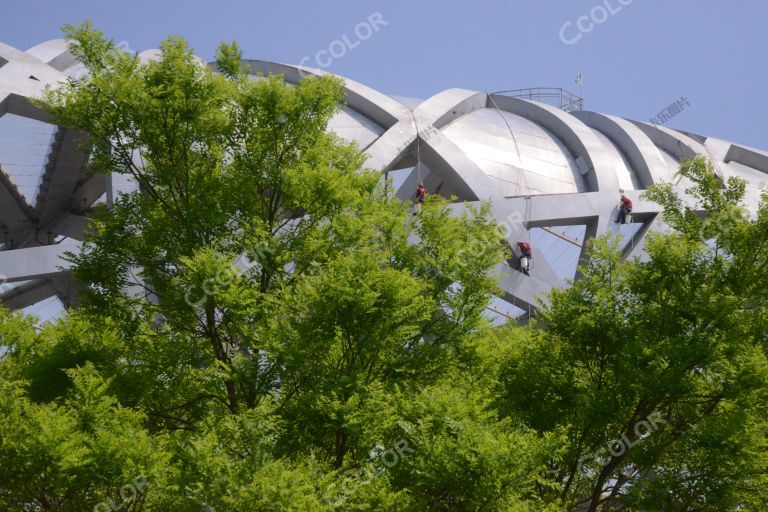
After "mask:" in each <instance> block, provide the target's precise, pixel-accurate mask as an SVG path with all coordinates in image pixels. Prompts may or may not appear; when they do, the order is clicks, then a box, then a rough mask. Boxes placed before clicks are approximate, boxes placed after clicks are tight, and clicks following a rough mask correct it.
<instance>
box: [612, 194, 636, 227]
mask: <svg viewBox="0 0 768 512" xmlns="http://www.w3.org/2000/svg"><path fill="white" fill-rule="evenodd" d="M630 213H632V200H631V199H630V198H628V197H627V196H625V195H624V194H621V202H620V203H619V216H618V218H617V219H616V223H618V224H626V223H627V218H628V217H629V214H630Z"/></svg>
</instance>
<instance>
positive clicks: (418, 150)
mask: <svg viewBox="0 0 768 512" xmlns="http://www.w3.org/2000/svg"><path fill="white" fill-rule="evenodd" d="M409 112H410V113H411V119H413V127H414V129H415V130H416V180H417V182H419V183H421V144H420V141H419V139H420V138H421V137H420V135H419V123H417V122H416V115H415V114H414V113H413V110H410V111H409Z"/></svg>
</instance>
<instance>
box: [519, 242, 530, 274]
mask: <svg viewBox="0 0 768 512" xmlns="http://www.w3.org/2000/svg"><path fill="white" fill-rule="evenodd" d="M517 246H518V247H519V248H520V253H521V254H520V272H522V273H523V274H525V275H530V274H529V273H528V272H529V271H530V269H531V260H532V259H533V252H532V251H531V244H529V243H528V242H517Z"/></svg>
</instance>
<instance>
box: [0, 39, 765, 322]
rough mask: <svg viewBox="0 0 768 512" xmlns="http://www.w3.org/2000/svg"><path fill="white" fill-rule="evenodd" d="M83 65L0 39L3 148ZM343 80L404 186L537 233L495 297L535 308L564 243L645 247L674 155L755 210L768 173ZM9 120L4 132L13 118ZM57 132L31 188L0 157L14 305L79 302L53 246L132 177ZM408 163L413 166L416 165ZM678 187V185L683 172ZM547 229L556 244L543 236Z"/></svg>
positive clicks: (516, 236) (648, 135)
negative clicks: (90, 171)
mask: <svg viewBox="0 0 768 512" xmlns="http://www.w3.org/2000/svg"><path fill="white" fill-rule="evenodd" d="M156 55H157V51H156V50H149V51H146V52H142V53H141V54H140V56H141V57H142V58H143V59H152V58H154V57H155V56H156ZM245 63H246V64H249V65H250V68H251V70H252V72H253V73H254V75H255V74H256V73H281V74H283V75H284V76H285V78H286V80H287V81H288V82H293V83H295V82H297V81H298V80H300V79H301V78H302V77H303V76H310V75H323V74H326V73H325V72H324V71H321V70H316V69H309V68H299V67H297V66H290V65H284V64H277V63H272V62H264V61H254V60H248V61H245ZM82 72H83V66H82V65H81V64H80V63H78V62H77V61H76V59H75V58H74V57H73V56H72V55H71V54H70V53H69V52H68V51H67V48H66V44H65V42H64V41H63V40H52V41H47V42H45V43H43V44H40V45H38V46H35V47H34V48H31V49H29V50H27V51H26V52H22V51H19V50H17V49H15V48H12V47H9V46H7V45H3V44H0V150H1V149H2V147H3V141H2V136H3V135H2V126H3V125H2V122H3V117H6V116H7V119H12V120H14V121H16V120H19V119H23V120H27V121H29V122H33V121H34V122H36V123H40V125H42V124H44V123H46V122H47V121H48V118H47V116H46V115H45V114H44V113H42V112H40V111H39V110H38V109H36V108H35V107H33V106H32V105H31V104H30V103H29V101H28V98H30V97H34V96H37V95H39V94H40V93H41V92H42V89H43V88H44V87H45V85H48V84H50V85H55V84H56V83H57V82H59V81H61V80H63V79H65V78H66V77H67V76H73V75H76V74H78V73H82ZM345 92H346V103H347V105H346V106H345V107H344V108H343V109H342V110H341V111H340V112H339V113H338V114H337V115H336V116H335V117H334V118H333V119H332V120H331V122H330V125H329V129H330V130H333V131H335V132H336V133H337V134H339V135H340V136H341V137H343V138H345V139H347V140H350V141H354V142H356V143H357V144H358V145H359V146H360V147H361V148H362V149H364V150H365V152H366V153H367V154H368V155H369V159H368V161H367V164H366V165H367V166H368V167H371V168H374V169H381V170H382V172H385V173H392V175H398V180H397V182H398V184H399V189H398V191H397V194H398V196H399V197H401V198H403V199H411V198H412V197H413V195H414V193H415V190H416V181H418V178H421V179H422V180H423V181H424V182H425V184H426V186H427V188H428V189H429V190H430V192H433V193H434V192H436V193H440V194H441V195H444V196H446V197H450V196H451V195H455V196H457V197H458V198H459V200H460V201H458V202H456V203H455V205H454V207H455V208H456V209H457V210H459V209H461V208H464V207H465V205H466V204H467V203H473V202H478V201H486V200H488V201H490V203H491V205H492V210H493V214H494V215H495V216H496V218H497V219H498V220H499V221H500V222H501V223H502V224H503V225H504V226H505V227H506V236H507V238H508V240H509V242H510V244H511V245H512V246H513V247H514V246H515V242H516V241H519V240H531V237H532V234H534V233H535V234H536V236H537V237H538V238H536V240H537V241H536V243H534V265H533V267H532V269H531V275H530V276H525V275H523V274H521V273H519V272H517V271H516V270H514V269H513V268H511V267H509V266H507V265H500V266H499V268H497V269H496V271H497V272H498V273H499V274H500V278H501V288H502V290H503V294H502V296H501V297H500V298H499V301H501V302H503V303H505V304H507V305H509V304H511V305H513V306H515V307H516V308H520V309H517V310H516V311H517V313H518V314H520V313H521V312H522V311H525V314H528V313H530V311H531V309H532V308H534V307H535V306H536V304H537V300H538V299H540V298H541V297H542V296H543V294H544V293H545V292H546V291H548V290H550V289H551V288H553V287H561V286H566V285H567V283H566V282H564V278H565V277H570V276H573V275H574V274H573V269H572V268H571V269H564V268H563V266H562V265H563V264H562V258H563V253H565V252H569V251H570V252H571V253H573V251H574V249H573V248H574V247H576V248H577V249H576V252H575V253H574V254H578V255H579V257H583V256H584V255H583V245H584V242H585V241H586V240H588V239H589V238H591V237H594V236H596V235H599V234H602V233H605V232H612V233H616V234H621V235H622V236H623V237H624V239H625V242H626V246H625V247H624V249H623V256H624V257H625V258H629V257H635V256H642V251H643V240H644V236H645V234H646V233H647V232H648V231H649V230H663V229H665V227H664V225H663V223H662V222H661V220H660V218H659V216H658V214H659V209H658V205H656V204H653V203H650V202H646V201H642V200H640V199H639V195H640V192H641V191H642V190H643V189H646V188H647V187H648V186H649V185H651V184H654V183H659V182H662V181H667V182H669V181H672V180H674V176H675V172H676V171H677V168H678V165H679V162H680V160H681V159H684V158H689V157H692V156H696V155H701V156H704V157H706V158H708V159H710V160H711V161H712V162H713V164H714V166H715V168H716V170H717V172H718V173H720V174H721V175H722V176H723V177H724V178H728V177H730V176H737V177H740V178H743V179H745V180H747V182H748V186H747V198H746V199H747V205H748V207H749V208H751V209H753V210H754V209H756V207H757V205H758V202H759V199H760V186H761V185H763V184H765V183H766V177H767V176H768V174H767V173H768V153H767V152H765V151H760V150H756V149H752V148H748V147H744V146H741V145H738V144H733V143H731V142H727V141H724V140H720V139H715V138H712V137H704V136H700V135H696V134H691V133H686V132H682V131H677V130H673V129H670V128H666V127H664V126H655V125H650V124H647V123H644V122H639V121H632V120H627V119H622V118H619V117H615V116H610V115H606V114H600V113H596V112H587V111H574V112H565V111H563V110H560V109H558V108H555V107H552V106H550V105H547V104H544V103H538V102H535V101H528V100H523V99H519V98H513V97H509V96H503V95H492V94H487V93H483V92H477V91H469V90H464V89H449V90H446V91H443V92H441V93H439V94H436V95H435V96H433V97H431V98H429V99H427V100H424V101H420V102H419V101H412V100H410V99H402V98H401V99H398V98H395V97H392V96H388V95H386V94H383V93H381V92H378V91H376V90H374V89H371V88H369V87H367V86H365V85H363V84H360V83H358V82H355V81H353V80H349V79H345ZM38 127H39V126H38ZM7 128H8V129H9V130H10V131H11V133H12V132H13V127H12V125H11V124H8V127H7ZM52 132H53V137H52V141H51V142H52V143H51V145H50V148H49V149H48V152H47V154H46V161H45V162H44V165H43V166H42V167H41V169H40V170H39V184H33V185H30V182H26V183H25V184H24V185H23V186H24V187H26V189H27V190H26V191H22V190H21V189H19V188H18V184H19V183H20V180H21V179H22V177H25V178H28V179H32V180H34V179H35V176H36V175H35V174H34V173H27V174H28V175H27V174H25V173H22V172H16V173H15V174H14V171H13V165H12V163H13V162H9V161H7V160H6V159H5V158H0V169H2V172H0V237H4V238H0V243H2V244H3V245H2V249H3V250H2V251H0V275H2V276H5V277H4V278H5V280H6V284H4V285H2V286H0V300H2V302H3V303H4V304H5V305H6V306H8V307H11V308H23V307H27V306H29V305H31V304H34V303H36V302H38V301H40V300H41V299H44V298H46V297H50V296H53V295H55V296H57V297H59V299H60V300H61V301H62V303H63V304H64V305H69V304H72V303H74V302H75V299H76V298H75V297H74V287H73V286H72V282H71V278H70V276H69V274H68V273H67V270H66V268H65V267H66V265H65V263H64V262H63V261H62V260H61V259H60V257H61V255H62V254H63V253H64V252H65V251H73V250H74V251H76V250H77V248H78V246H79V241H80V240H82V238H83V229H84V227H85V225H86V220H85V218H84V217H83V216H82V213H83V211H84V210H85V209H87V208H88V207H89V206H91V205H92V204H94V203H95V202H96V201H99V200H104V198H105V197H109V196H112V195H113V194H116V193H119V192H120V191H125V190H131V189H132V188H133V184H131V183H130V182H128V181H126V180H125V179H121V178H120V177H118V176H114V177H112V178H111V179H107V178H106V177H105V176H88V175H86V174H85V173H84V171H83V168H84V165H85V163H86V160H87V156H86V155H83V154H82V153H80V152H79V151H78V144H79V142H81V141H82V140H83V136H84V134H82V133H77V132H73V131H71V130H65V129H53V130H52ZM0 152H2V151H0ZM417 157H418V161H417ZM417 164H418V168H419V171H418V172H417V171H415V170H413V169H414V166H417ZM30 165H32V164H30ZM22 175H23V176H22ZM679 185H680V186H681V190H682V189H683V188H684V185H685V184H684V183H679ZM30 187H31V188H32V190H29V189H30ZM620 189H623V190H626V191H627V193H628V194H629V195H630V196H631V197H632V199H633V200H634V202H635V211H634V215H633V217H634V221H635V222H634V224H631V225H627V226H620V225H617V224H615V223H614V218H615V215H616V205H617V202H618V196H619V190H620ZM574 233H579V234H574ZM542 236H545V237H550V238H552V237H555V238H557V239H558V240H559V242H557V243H547V244H544V243H539V241H541V240H543V238H542ZM553 240H554V238H553ZM563 244H566V245H563ZM545 245H546V251H542V250H541V249H542V248H543V247H545ZM572 259H573V258H572ZM575 259H578V258H575ZM569 265H570V266H571V267H572V266H575V263H573V262H571V263H569ZM497 305H498V304H497ZM499 307H501V308H502V309H503V307H502V306H499Z"/></svg>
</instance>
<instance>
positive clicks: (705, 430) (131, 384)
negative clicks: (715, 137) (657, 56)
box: [0, 24, 768, 512]
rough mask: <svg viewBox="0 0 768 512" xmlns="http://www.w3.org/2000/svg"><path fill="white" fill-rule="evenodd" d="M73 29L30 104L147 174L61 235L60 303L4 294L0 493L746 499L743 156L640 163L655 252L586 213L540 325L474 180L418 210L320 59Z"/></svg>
mask: <svg viewBox="0 0 768 512" xmlns="http://www.w3.org/2000/svg"><path fill="white" fill-rule="evenodd" d="M66 32H67V36H68V37H69V39H70V43H71V46H72V50H73V52H74V53H75V55H76V56H77V57H78V58H79V59H80V60H81V61H82V62H84V63H85V65H86V67H87V68H88V71H89V75H87V76H85V77H83V78H81V79H78V80H72V81H70V82H69V83H67V84H65V85H64V86H62V87H60V88H58V89H55V90H49V91H48V92H47V94H46V96H45V98H44V100H43V101H41V103H40V104H41V105H42V106H44V107H45V108H47V109H49V110H50V112H51V113H52V114H53V116H54V118H55V121H56V122H57V123H59V124H62V125H66V126H68V127H71V128H75V129H79V130H83V131H86V132H88V133H89V135H90V139H89V144H90V148H89V149H90V150H91V153H92V155H93V157H92V159H91V163H90V169H89V170H90V171H91V172H103V173H114V174H123V175H126V176H128V177H130V178H131V179H132V180H134V181H135V183H136V184H137V185H138V190H137V191H134V192H130V193H126V194H123V195H121V196H119V197H118V198H116V200H115V201H114V202H113V203H112V204H110V205H109V207H103V208H101V209H99V210H97V211H96V212H94V214H93V216H92V219H91V230H90V233H89V235H88V239H87V241H86V243H85V244H84V247H83V250H82V252H81V253H79V254H78V255H72V256H71V260H72V263H73V265H74V272H75V275H76V276H77V278H78V279H79V281H80V284H81V286H82V293H81V296H82V304H81V306H80V307H79V309H78V310H77V311H71V312H70V314H69V316H67V317H65V318H63V319H60V320H57V321H54V322H50V323H47V324H44V325H42V326H38V325H37V324H36V323H35V320H34V319H32V318H28V317H24V316H23V315H20V314H11V313H8V312H4V311H0V345H1V346H3V347H4V348H5V351H4V353H3V355H2V358H0V408H1V409H2V415H1V416H0V423H1V424H0V505H2V508H3V509H4V510H24V511H30V510H64V511H68V510H72V511H75V510H78V511H79V510H107V509H121V510H133V511H140V510H143V511H167V510H173V511H190V512H193V511H194V512H198V511H200V510H206V511H209V512H210V511H224V510H233V511H253V510H258V511H281V510H311V511H316V510H317V511H323V510H348V511H358V510H371V511H373V510H404V511H421V510H435V511H440V510H445V511H449V510H450V511H453V510H456V511H481V510H485V511H490V510H498V511H520V512H523V511H525V512H528V511H531V512H533V511H545V512H550V511H552V512H553V511H556V510H572V511H576V510H578V511H582V510H592V511H595V510H670V511H673V510H674V511H692V510H704V511H710V510H711V511H716V510H717V511H720V510H734V511H736V510H739V511H750V510H754V511H758V510H764V509H765V507H766V503H767V500H768V497H767V496H766V493H767V491H766V489H768V477H767V475H766V471H768V443H767V442H766V432H768V414H766V412H767V411H766V405H765V404H766V403H768V402H767V401H766V398H768V396H766V395H767V394H768V360H767V359H766V350H768V343H766V341H767V340H766V335H765V333H766V318H768V317H767V316H766V300H765V292H764V290H765V289H768V286H766V285H768V283H767V282H766V280H767V279H768V273H767V272H766V268H768V242H766V240H768V201H765V200H764V201H763V202H762V203H761V205H760V208H759V210H758V212H757V213H756V215H754V216H753V217H750V216H749V215H748V214H747V213H746V211H745V210H744V208H743V206H742V205H741V204H740V202H739V201H740V199H741V197H742V195H743V192H744V185H743V183H741V182H738V181H735V180H728V181H727V182H726V183H724V182H723V181H722V180H721V179H720V178H719V177H718V176H717V175H716V174H715V173H714V172H713V170H712V169H711V168H709V167H708V166H707V164H706V163H705V162H704V161H702V160H694V161H691V162H687V163H685V164H684V165H683V166H682V167H681V174H682V176H683V178H684V179H685V180H687V181H686V182H687V183H690V190H688V191H686V194H685V195H684V196H682V197H681V196H679V195H678V194H677V193H676V192H675V189H673V188H672V187H671V186H664V185H661V186H657V187H654V188H653V189H651V190H650V191H648V193H647V195H648V197H649V198H650V199H652V200H654V201H656V202H658V203H659V204H661V205H662V206H663V207H664V209H665V213H664V218H665V220H666V222H667V223H668V224H669V226H670V228H671V232H670V233H669V234H665V235H659V234H657V235H652V237H651V240H650V241H649V243H648V259H647V260H644V261H622V260H621V258H620V256H619V254H618V252H617V251H616V247H617V245H616V241H612V240H607V239H603V240H598V241H596V243H595V245H594V247H592V248H591V250H590V257H589V259H588V261H587V262H586V263H585V265H584V266H583V268H582V269H581V274H582V276H583V278H582V279H580V280H578V281H576V282H575V283H574V284H573V285H572V286H571V287H570V288H569V289H565V290H556V291H553V292H552V294H551V296H550V297H549V305H548V306H546V307H545V308H544V309H543V311H542V312H541V315H540V316H539V317H538V318H537V319H536V320H535V321H534V322H533V323H532V325H531V326H528V327H524V328H521V327H517V326H506V327H501V328H491V327H490V326H489V325H488V322H487V320H486V318H485V317H484V315H483V311H484V309H485V307H486V306H487V305H488V301H489V299H490V296H491V294H492V293H494V292H495V286H496V284H495V282H494V279H493V278H491V277H490V275H489V272H488V270H489V269H491V268H492V267H494V265H496V264H497V263H498V262H500V261H503V260H505V259H506V258H507V255H506V254H505V250H504V248H503V245H502V244H500V243H499V240H500V238H501V235H500V230H499V228H498V227H497V226H496V225H495V224H494V223H493V222H492V221H491V220H490V219H489V210H488V207H487V206H482V207H481V208H479V209H477V210H472V209H469V210H468V213H466V214H464V215H462V216H452V215H450V213H449V212H450V210H449V205H448V203H447V201H445V200H443V199H441V198H439V197H436V196H430V198H429V200H428V201H427V202H426V204H425V205H424V206H423V208H422V209H421V211H420V212H419V213H418V215H415V216H414V215H412V214H411V213H410V212H409V208H408V205H407V204H404V203H402V202H400V201H399V200H397V199H395V198H393V197H391V195H389V194H388V187H386V186H385V185H384V184H383V183H382V180H381V176H380V173H378V172H376V170H366V169H364V164H365V157H364V155H363V154H362V153H361V152H360V150H359V148H357V147H355V146H354V145H352V144H347V143H345V142H343V141H342V140H340V139H339V138H337V137H336V136H335V135H334V134H332V133H328V132H327V131H326V128H327V123H328V120H329V119H330V118H331V116H333V115H334V113H335V112H336V111H337V110H338V108H339V106H340V104H341V103H342V102H343V88H342V84H341V82H340V81H339V80H337V79H335V78H330V77H325V78H312V79H306V80H303V81H302V82H301V83H299V84H298V85H295V86H289V85H287V84H286V83H285V82H284V81H283V79H282V78H281V77H276V76H269V77H260V78H259V79H258V80H254V79H253V77H248V76H247V75H246V73H245V72H244V69H243V66H242V62H241V53H240V50H239V48H238V46H237V44H236V43H233V44H231V45H222V46H221V47H220V48H219V51H218V52H217V59H218V63H217V69H218V70H219V71H221V73H219V74H214V73H213V72H211V70H209V69H207V68H205V67H203V66H201V65H199V64H198V63H197V61H196V59H195V58H194V56H193V54H192V52H191V50H190V49H189V48H188V47H187V46H186V43H185V42H184V41H183V40H182V39H181V38H178V37H171V38H169V39H168V40H167V41H165V42H164V43H163V44H162V46H161V55H160V57H159V59H158V60H156V61H153V62H149V63H142V62H140V61H139V60H138V59H137V58H136V57H135V56H130V55H127V54H125V53H123V52H120V51H119V50H118V49H117V48H116V47H115V45H114V44H113V43H112V42H110V41H108V40H106V39H105V38H104V37H103V35H102V34H101V33H100V32H98V31H95V30H94V29H93V28H92V27H91V26H90V25H89V24H84V25H81V26H79V27H68V28H67V29H66ZM704 211H706V215H704V214H703V213H702V212H704ZM638 425H640V426H641V427H642V429H640V430H638V428H637V426H638ZM617 442H618V443H619V445H618V449H617V444H616V443H617ZM121 507H122V508H121Z"/></svg>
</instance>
